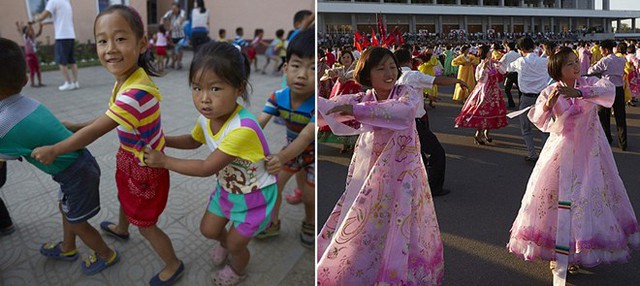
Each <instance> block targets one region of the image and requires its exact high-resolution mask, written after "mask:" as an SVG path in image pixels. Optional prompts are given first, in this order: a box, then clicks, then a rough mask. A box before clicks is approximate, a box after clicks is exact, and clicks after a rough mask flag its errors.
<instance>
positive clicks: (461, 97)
mask: <svg viewBox="0 0 640 286" xmlns="http://www.w3.org/2000/svg"><path fill="white" fill-rule="evenodd" d="M464 63H471V64H472V65H463V64H464ZM478 63H479V61H478V58H476V57H475V56H473V55H466V56H465V55H464V54H463V55H459V56H458V57H457V58H455V59H453V62H452V63H451V64H452V65H453V66H458V67H459V69H458V79H460V80H462V81H464V82H465V83H467V86H468V87H469V90H473V89H474V88H475V87H476V79H475V78H474V75H473V70H474V66H475V65H477V64H478ZM468 96H469V91H467V90H465V89H463V88H462V87H460V85H459V84H457V85H456V89H455V90H454V91H453V100H454V101H457V102H460V103H463V102H464V101H465V100H466V99H467V97H468Z"/></svg>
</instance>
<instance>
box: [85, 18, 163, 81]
mask: <svg viewBox="0 0 640 286" xmlns="http://www.w3.org/2000/svg"><path fill="white" fill-rule="evenodd" d="M114 12H118V13H120V15H121V16H122V17H124V19H125V20H126V21H127V23H128V24H129V27H131V30H132V31H133V33H134V34H135V35H136V38H137V39H138V40H140V39H143V38H145V37H146V36H145V33H144V24H142V18H140V14H138V11H136V10H135V9H133V8H131V7H129V6H125V5H111V6H109V7H107V9H105V10H104V11H102V12H100V14H98V16H96V20H95V21H94V22H93V33H94V35H95V32H96V23H97V22H98V19H100V17H102V16H104V15H107V14H111V13H114ZM138 66H140V67H141V68H143V69H144V71H145V72H146V73H147V74H148V75H150V76H162V74H161V73H160V72H159V71H158V69H157V68H156V66H155V65H154V63H153V54H152V53H151V51H150V50H149V48H147V49H146V50H145V52H144V53H142V54H140V55H139V56H138Z"/></svg>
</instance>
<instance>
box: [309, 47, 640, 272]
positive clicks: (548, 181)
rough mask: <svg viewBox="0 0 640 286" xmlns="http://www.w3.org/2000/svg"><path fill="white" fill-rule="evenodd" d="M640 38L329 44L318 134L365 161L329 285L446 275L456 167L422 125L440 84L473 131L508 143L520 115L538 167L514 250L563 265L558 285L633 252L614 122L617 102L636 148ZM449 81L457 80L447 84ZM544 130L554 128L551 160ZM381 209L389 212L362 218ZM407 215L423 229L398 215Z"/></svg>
mask: <svg viewBox="0 0 640 286" xmlns="http://www.w3.org/2000/svg"><path fill="white" fill-rule="evenodd" d="M407 42H409V41H407ZM639 45H640V43H638V42H635V41H631V40H630V41H619V42H615V41H613V40H605V41H601V42H583V41H575V40H570V41H559V42H556V41H542V42H536V41H535V40H534V39H533V38H532V37H529V36H523V37H520V38H517V41H505V42H503V43H500V42H497V43H495V42H487V41H482V42H465V43H459V44H455V43H437V44H435V45H434V44H432V43H431V42H429V41H426V42H419V43H413V44H404V45H402V46H392V47H376V46H369V47H367V48H365V49H364V50H363V51H358V50H357V49H355V48H353V47H352V46H351V44H350V43H349V42H346V43H345V44H344V45H338V46H337V47H336V45H333V46H321V47H320V48H319V51H318V55H319V59H318V72H319V75H318V78H319V82H318V86H319V90H318V97H319V100H318V124H319V126H320V128H321V130H323V128H324V133H325V135H324V136H319V141H320V142H323V138H333V137H335V138H341V137H349V140H348V141H346V140H343V141H330V140H325V141H324V142H330V143H342V144H351V146H352V147H350V148H352V149H353V159H352V161H351V165H350V167H349V174H348V176H347V177H348V178H349V179H348V180H347V184H346V187H345V191H344V193H343V195H342V196H341V198H340V199H339V201H338V202H337V203H336V205H335V207H334V209H333V211H332V212H331V214H330V215H329V218H328V219H327V220H326V222H325V225H324V226H323V228H322V230H321V232H320V234H319V235H318V280H319V283H320V284H322V285H341V284H349V283H357V282H359V283H362V282H363V281H364V283H365V284H373V283H379V282H385V283H390V284H394V283H401V282H400V281H402V283H408V284H415V285H436V284H440V282H441V281H442V278H443V272H442V269H443V263H444V261H443V257H442V244H441V239H440V233H439V229H438V225H437V220H436V213H435V211H434V209H433V202H432V200H431V196H437V195H443V194H446V193H447V192H446V191H445V192H442V185H441V184H442V181H441V180H443V179H444V168H445V164H444V162H442V163H440V162H438V163H436V162H437V161H439V160H438V157H442V158H444V150H442V151H433V149H441V146H440V143H439V142H438V140H437V138H435V135H433V133H432V132H431V131H430V130H429V127H428V124H427V125H426V126H425V125H421V124H420V120H416V121H414V119H415V118H416V117H418V118H420V117H421V116H423V115H424V114H425V112H426V109H428V106H432V108H435V105H434V102H436V101H437V100H438V99H439V97H438V95H437V91H436V89H435V88H433V87H434V85H439V84H440V85H452V84H455V85H456V88H455V90H454V94H453V101H454V102H457V103H459V104H461V110H460V113H459V115H458V116H457V118H455V120H454V122H452V123H451V124H452V125H454V126H455V127H460V128H472V129H474V130H475V134H474V136H473V140H474V142H475V143H476V144H481V145H492V144H495V140H494V139H493V138H492V137H491V136H490V131H491V130H496V129H499V128H503V127H505V126H506V125H507V120H508V116H509V117H518V118H519V121H520V128H521V133H522V138H523V141H524V143H525V144H524V145H525V146H526V150H527V155H526V156H525V157H524V159H525V160H526V161H528V162H532V163H535V167H534V168H533V171H532V173H531V176H530V178H529V182H528V183H527V186H526V190H525V193H524V197H523V200H522V205H521V208H520V211H519V212H518V215H517V216H516V218H515V220H514V223H513V226H512V228H511V232H510V240H509V244H508V245H507V249H508V251H509V252H511V253H513V254H514V255H516V256H518V257H521V258H522V259H524V260H535V259H542V260H547V261H550V268H551V269H552V273H553V275H554V280H557V281H561V282H559V283H563V281H566V275H567V273H577V272H578V270H579V269H580V267H593V266H596V265H598V264H600V263H613V262H616V263H624V262H627V261H628V259H629V255H630V252H631V249H632V248H635V249H638V248H640V227H639V226H638V223H637V218H636V215H635V212H634V210H633V208H632V206H631V203H630V201H629V198H628V195H627V191H626V189H625V186H624V184H623V182H622V180H621V178H620V176H619V175H618V170H617V166H616V164H615V161H614V157H613V152H612V147H611V145H612V144H614V143H613V137H612V135H611V131H610V129H611V128H610V117H611V114H612V109H613V114H614V116H615V122H616V126H617V142H616V143H617V144H615V145H617V146H618V147H619V148H620V150H622V151H626V150H627V148H628V146H629V144H628V140H627V130H626V118H625V109H626V108H633V107H632V106H634V105H635V102H636V98H637V97H638V96H640V93H638V92H637V91H638V89H637V83H638V81H637V78H638V72H639V71H640V70H639V65H638V56H640V55H638V54H637V53H638V51H639V49H637V47H639ZM405 55H406V56H405ZM405 58H406V60H405ZM434 59H436V60H435V63H434ZM354 62H355V63H354ZM405 62H406V64H405ZM417 74H420V76H418V75H417ZM443 77H449V78H450V81H447V82H446V83H441V82H442V78H443ZM454 77H456V78H454ZM439 78H440V80H439V81H438V79H439ZM454 79H455V80H456V81H455V82H452V81H451V80H454ZM350 81H353V83H352V84H350V86H351V88H350V89H349V90H348V91H344V89H342V88H341V87H342V86H344V85H345V84H346V83H349V82H350ZM513 86H516V87H517V89H518V95H519V96H518V98H517V103H518V105H516V100H515V99H514V97H513V96H512V95H511V92H512V90H513ZM503 89H504V90H503ZM505 94H506V98H507V100H505ZM505 101H506V102H505ZM508 109H512V110H515V111H513V112H511V113H509V114H508ZM424 117H426V116H424ZM424 117H423V118H424ZM426 118H428V117H426ZM427 122H428V119H427ZM533 126H535V127H536V128H537V129H538V130H539V131H540V134H541V136H542V151H541V153H540V154H538V153H537V151H536V148H535V144H534V140H533V139H534V138H533V137H534V130H535V129H534V128H533ZM416 129H417V132H416ZM326 133H331V135H329V134H326ZM416 134H417V135H418V136H417V137H418V138H416V136H415V135H416ZM423 137H424V138H423ZM346 142H349V143H346ZM351 142H354V143H351ZM425 145H426V146H425ZM344 149H346V150H349V148H343V150H344ZM440 152H442V155H440V154H439V153H440ZM425 153H426V154H427V156H420V155H424V154H425ZM434 161H436V162H434ZM408 174H413V175H411V176H409V175H408ZM424 191H426V192H424ZM601 192H604V194H601ZM371 197H373V198H375V199H374V200H369V199H368V198H371ZM596 197H598V198H601V199H597V200H594V199H593V198H596ZM612 197H615V198H616V199H615V200H610V199H608V198H612ZM408 199H411V203H409V202H408V201H406V200H408ZM405 201H406V202H405ZM541 210H544V211H541ZM569 210H570V211H569ZM370 212H375V213H380V214H384V215H381V218H384V219H373V220H370V219H366V218H364V217H363V216H362V215H361V214H363V213H365V214H366V213H370ZM596 213H598V214H601V215H595V214H596ZM404 221H411V224H410V225H411V227H408V226H405V225H404V223H396V222H404ZM400 233H403V234H404V235H403V236H401V237H400V236H398V234H400ZM414 234H415V235H414ZM409 238H415V239H411V240H405V239H409ZM422 239H426V240H427V241H428V243H426V242H425V240H422ZM400 248H402V249H404V250H403V251H401V250H400ZM414 251H415V252H416V253H414ZM365 253H366V254H365ZM417 253H420V254H417Z"/></svg>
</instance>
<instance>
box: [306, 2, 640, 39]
mask: <svg viewBox="0 0 640 286" xmlns="http://www.w3.org/2000/svg"><path fill="white" fill-rule="evenodd" d="M595 4H596V3H595V0H318V30H319V32H323V33H345V32H351V31H353V30H358V31H363V32H370V31H371V27H372V26H375V24H376V16H375V13H382V14H383V15H384V16H383V17H384V18H385V20H386V23H387V26H388V27H389V29H391V28H392V27H396V26H397V27H398V28H399V30H400V31H402V32H410V33H418V32H425V31H428V32H429V33H445V34H446V33H449V32H450V31H451V30H458V29H463V30H465V31H466V32H468V33H479V32H482V33H485V32H487V31H489V30H493V31H494V32H495V33H539V32H541V33H548V32H552V33H561V32H568V31H588V32H596V33H612V32H614V31H613V27H612V26H613V25H612V22H614V21H617V27H620V26H621V25H620V21H622V20H625V19H631V28H632V31H635V28H636V21H635V19H636V18H638V17H640V11H612V10H610V9H609V7H610V0H602V10H596V5H595Z"/></svg>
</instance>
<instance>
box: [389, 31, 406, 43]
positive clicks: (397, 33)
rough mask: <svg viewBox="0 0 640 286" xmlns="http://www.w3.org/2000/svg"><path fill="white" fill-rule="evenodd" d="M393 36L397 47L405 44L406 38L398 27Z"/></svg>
mask: <svg viewBox="0 0 640 286" xmlns="http://www.w3.org/2000/svg"><path fill="white" fill-rule="evenodd" d="M391 34H392V35H393V37H394V38H395V40H396V45H398V46H400V45H402V44H404V37H403V36H402V33H400V30H398V27H396V28H395V29H393V33H391Z"/></svg>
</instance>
